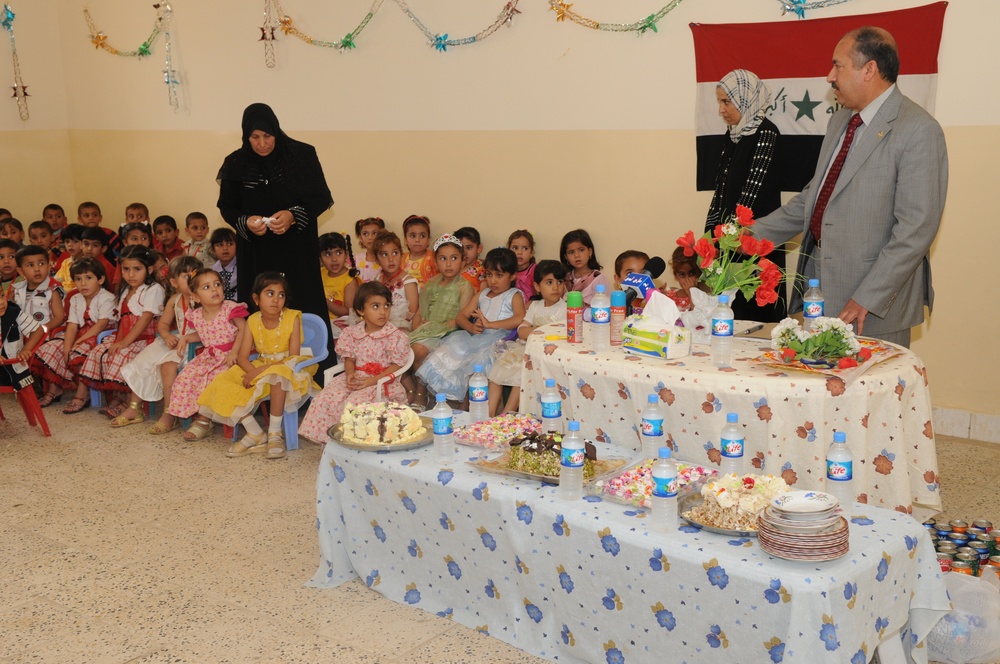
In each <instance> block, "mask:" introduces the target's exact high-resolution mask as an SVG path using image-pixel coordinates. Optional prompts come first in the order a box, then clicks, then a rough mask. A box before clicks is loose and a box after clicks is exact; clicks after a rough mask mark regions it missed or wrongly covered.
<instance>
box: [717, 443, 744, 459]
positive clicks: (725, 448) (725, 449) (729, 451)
mask: <svg viewBox="0 0 1000 664" xmlns="http://www.w3.org/2000/svg"><path fill="white" fill-rule="evenodd" d="M722 456H724V457H729V458H730V459H734V458H736V459H738V458H740V457H741V456H743V439H742V438H723V439H722Z"/></svg>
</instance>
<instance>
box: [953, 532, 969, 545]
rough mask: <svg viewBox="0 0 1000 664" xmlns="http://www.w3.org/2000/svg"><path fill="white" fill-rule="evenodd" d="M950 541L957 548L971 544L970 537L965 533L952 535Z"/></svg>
mask: <svg viewBox="0 0 1000 664" xmlns="http://www.w3.org/2000/svg"><path fill="white" fill-rule="evenodd" d="M948 540H949V541H951V542H954V543H955V544H956V545H957V546H965V545H966V544H968V543H969V537H968V536H967V535H966V534H965V533H952V534H950V535H948Z"/></svg>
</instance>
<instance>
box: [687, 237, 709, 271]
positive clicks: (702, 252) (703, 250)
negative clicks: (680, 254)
mask: <svg viewBox="0 0 1000 664" xmlns="http://www.w3.org/2000/svg"><path fill="white" fill-rule="evenodd" d="M689 232H690V231H689ZM684 253H687V249H685V250H684ZM694 253H696V254H698V255H699V256H701V263H699V264H698V266H699V267H700V268H701V269H703V270H705V269H708V266H709V265H711V264H712V261H714V260H715V253H716V252H715V245H714V244H712V243H711V242H709V241H708V240H707V239H705V238H701V239H700V240H698V241H697V242H695V244H694Z"/></svg>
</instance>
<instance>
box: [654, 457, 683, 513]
mask: <svg viewBox="0 0 1000 664" xmlns="http://www.w3.org/2000/svg"><path fill="white" fill-rule="evenodd" d="M657 457H658V458H657V461H656V463H654V464H653V470H652V473H653V497H652V501H651V502H652V508H653V509H652V512H653V513H652V515H651V516H652V518H653V530H655V531H657V532H660V533H669V532H673V531H674V530H677V464H675V463H674V460H673V459H671V458H670V448H669V447H661V448H660V449H659V450H657Z"/></svg>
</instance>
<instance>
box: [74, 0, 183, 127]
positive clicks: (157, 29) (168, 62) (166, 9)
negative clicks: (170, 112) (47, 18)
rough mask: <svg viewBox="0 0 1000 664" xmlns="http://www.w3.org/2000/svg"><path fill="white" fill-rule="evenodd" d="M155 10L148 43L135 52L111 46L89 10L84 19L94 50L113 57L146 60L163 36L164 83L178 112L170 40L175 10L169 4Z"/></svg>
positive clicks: (177, 82) (175, 74)
mask: <svg viewBox="0 0 1000 664" xmlns="http://www.w3.org/2000/svg"><path fill="white" fill-rule="evenodd" d="M153 8H154V9H155V10H156V19H155V20H154V22H153V30H152V32H150V33H149V37H147V38H146V41H144V42H142V43H141V44H140V45H139V47H138V48H136V49H135V50H133V51H123V50H121V49H119V48H115V47H114V46H112V45H111V44H109V43H108V36H107V35H106V34H104V33H103V32H101V31H100V30H98V29H97V27H96V26H95V25H94V19H93V18H91V16H90V10H89V9H84V10H83V17H84V18H85V19H86V21H87V27H88V28H89V29H90V43H92V44H93V45H94V48H101V49H104V50H105V51H107V52H108V53H110V54H111V55H118V56H121V57H126V58H139V59H142V58H145V57H146V56H149V55H151V54H152V46H153V42H154V41H156V38H157V37H158V36H159V35H160V34H162V35H163V53H164V56H163V57H164V68H163V82H164V83H166V85H167V102H168V103H169V104H170V105H171V106H172V107H173V108H174V109H175V110H176V109H177V107H178V101H177V86H178V85H179V81H178V79H177V71H176V70H175V69H174V62H173V50H172V44H171V39H170V28H171V23H172V21H173V17H174V10H173V8H172V7H171V6H170V3H169V2H158V3H156V4H154V5H153Z"/></svg>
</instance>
